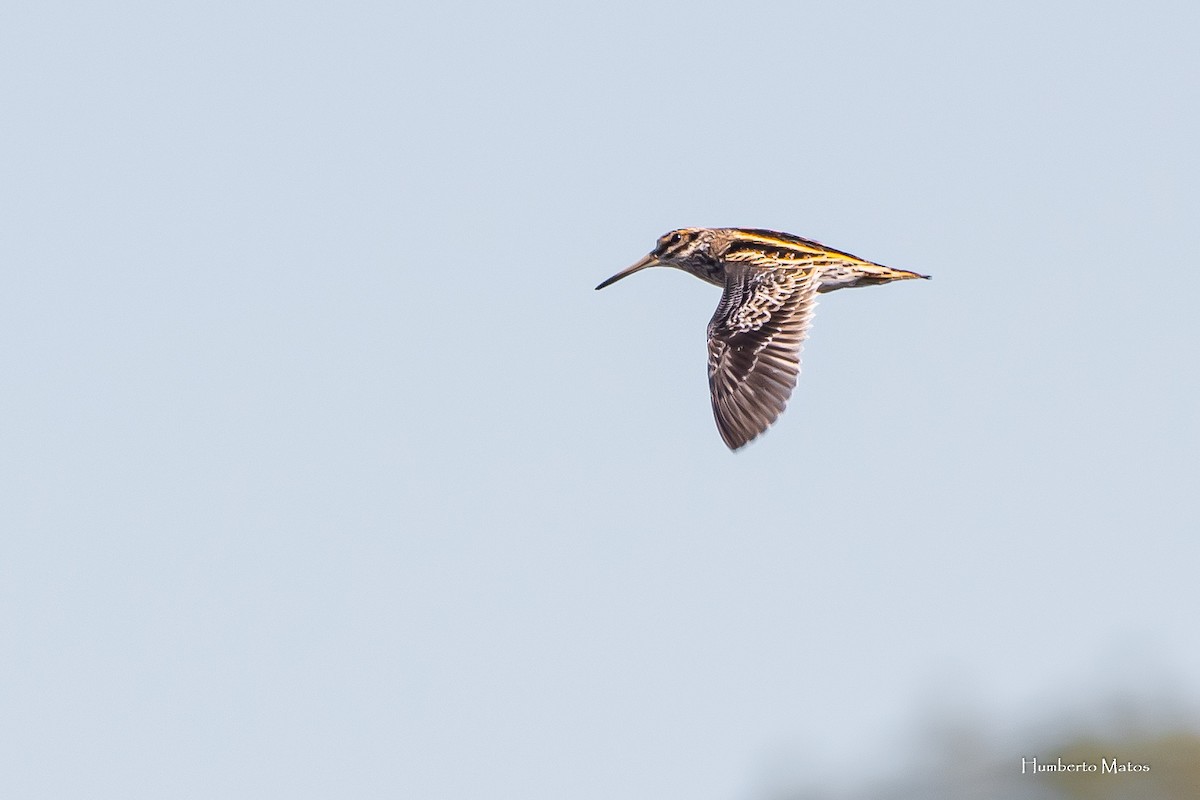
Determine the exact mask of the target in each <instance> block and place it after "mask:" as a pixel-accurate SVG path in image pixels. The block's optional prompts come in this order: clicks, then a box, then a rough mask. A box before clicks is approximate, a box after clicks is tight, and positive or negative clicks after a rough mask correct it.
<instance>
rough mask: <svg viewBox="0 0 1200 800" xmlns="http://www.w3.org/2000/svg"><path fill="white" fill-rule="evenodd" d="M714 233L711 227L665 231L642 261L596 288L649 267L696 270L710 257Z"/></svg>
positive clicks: (601, 287)
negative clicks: (709, 251) (695, 268)
mask: <svg viewBox="0 0 1200 800" xmlns="http://www.w3.org/2000/svg"><path fill="white" fill-rule="evenodd" d="M713 233H714V232H713V231H712V229H710V228H680V229H679V230H674V231H671V232H670V233H665V234H663V235H662V236H660V237H659V239H658V244H657V245H656V246H655V248H654V249H653V250H651V251H650V252H649V253H648V254H647V255H646V256H645V257H644V258H642V260H641V261H638V262H637V263H636V264H634V265H633V266H632V267H629V268H628V269H625V270H622V271H621V272H618V273H617V274H616V275H613V276H612V277H611V278H609V279H608V280H606V281H604V282H603V283H601V284H600V285H599V286H597V287H596V288H597V289H603V288H604V287H605V286H608V285H609V284H612V283H616V282H617V281H619V280H621V278H624V277H627V276H629V275H632V274H633V273H635V272H640V271H641V270H644V269H646V268H647V267H677V268H679V269H684V270H688V271H689V272H690V271H695V270H694V269H693V268H694V267H697V266H699V262H701V261H704V260H706V259H707V258H708V250H709V245H710V244H711V242H712V237H713Z"/></svg>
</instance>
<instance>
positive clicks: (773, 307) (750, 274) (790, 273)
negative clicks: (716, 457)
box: [708, 263, 820, 450]
mask: <svg viewBox="0 0 1200 800" xmlns="http://www.w3.org/2000/svg"><path fill="white" fill-rule="evenodd" d="M819 283H820V281H819V280H818V276H817V270H815V269H809V270H797V269H794V268H792V269H762V268H761V267H759V268H756V267H752V266H750V265H747V264H738V263H731V264H728V265H727V268H726V271H725V293H724V294H723V295H721V302H720V304H719V305H718V306H717V310H716V313H715V314H713V318H712V320H711V321H710V322H709V323H708V384H709V389H710V390H711V392H712V406H713V416H714V417H716V420H717V429H718V430H719V431H720V432H721V438H722V439H724V440H725V444H726V445H728V446H729V449H731V450H737V449H738V448H740V447H742V446H744V445H745V444H747V443H748V442H749V441H750V440H752V439H754V438H755V437H756V436H758V435H759V434H760V433H762V432H763V431H765V430H766V429H767V428H768V427H770V425H771V423H773V422H774V421H775V420H776V419H778V418H779V415H780V414H781V413H783V409H784V408H785V407H786V406H787V401H788V397H790V396H791V394H792V389H793V388H794V387H795V386H796V378H797V377H798V376H799V374H800V349H801V346H802V345H803V343H804V337H805V336H806V335H807V334H808V328H809V325H810V324H811V323H812V315H813V308H814V307H815V306H816V294H817V288H818V286H819Z"/></svg>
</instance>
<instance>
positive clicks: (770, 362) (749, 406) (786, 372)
mask: <svg viewBox="0 0 1200 800" xmlns="http://www.w3.org/2000/svg"><path fill="white" fill-rule="evenodd" d="M647 267H675V268H676V269H681V270H683V271H684V272H690V273H691V274H692V275H695V276H696V277H697V278H700V279H701V280H703V281H708V282H709V283H713V284H716V285H717V286H720V287H722V288H723V289H724V290H725V291H724V293H723V294H722V295H721V302H720V303H718V304H717V311H716V313H715V314H713V317H712V320H710V321H709V323H708V386H709V390H710V392H711V394H712V408H713V416H714V417H716V420H717V430H718V431H720V432H721V438H722V439H724V440H725V444H726V445H728V447H729V449H730V450H737V449H738V448H740V447H743V446H745V445H746V444H747V443H748V442H750V441H751V440H752V439H754V438H755V437H757V436H758V435H759V434H761V433H762V432H763V431H765V430H766V429H767V428H768V427H770V425H771V424H772V423H773V422H775V420H776V419H778V418H779V415H780V414H781V413H783V409H784V408H785V407H786V405H787V401H788V397H790V396H791V394H792V389H793V388H795V386H796V378H797V377H798V376H799V374H800V350H801V347H802V345H803V343H804V338H805V336H806V335H807V334H808V328H809V325H810V324H811V323H812V315H813V307H814V306H815V305H816V296H817V294H818V293H821V292H832V291H833V290H835V289H846V288H849V287H851V286H873V285H875V284H878V283H891V282H892V281H903V280H909V279H912V278H926V279H927V278H929V276H928V275H920V274H918V273H916V272H909V271H907V270H902V269H892V268H891V267H885V266H883V265H882V264H876V263H874V262H871V261H865V260H863V259H861V258H859V257H858V256H852V255H850V254H849V253H843V252H842V251H840V250H834V249H833V248H831V247H826V246H825V245H823V244H820V243H818V242H814V241H812V240H811V239H805V238H802V237H800V236H793V235H792V234H790V233H778V232H776V231H768V230H762V229H758V228H680V229H679V230H675V231H671V232H670V233H668V234H666V235H664V236H663V237H661V238H660V239H659V240H658V245H657V246H656V247H655V248H654V250H652V251H651V252H650V253H649V254H648V255H647V256H646V257H645V258H643V259H642V260H641V261H638V262H637V263H636V264H634V265H633V266H631V267H629V268H628V269H626V270H623V271H622V272H618V273H617V274H616V275H613V276H612V277H611V278H609V279H608V280H606V281H604V282H603V283H601V284H600V285H599V286H597V287H596V288H597V289H603V288H604V287H605V286H608V285H609V284H611V283H616V282H617V281H619V280H621V278H624V277H626V276H629V275H632V274H633V273H635V272H639V271H641V270H643V269H646V268H647Z"/></svg>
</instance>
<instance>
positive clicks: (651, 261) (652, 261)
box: [596, 255, 658, 289]
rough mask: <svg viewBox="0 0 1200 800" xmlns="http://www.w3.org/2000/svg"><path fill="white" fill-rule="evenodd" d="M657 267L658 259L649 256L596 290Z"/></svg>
mask: <svg viewBox="0 0 1200 800" xmlns="http://www.w3.org/2000/svg"><path fill="white" fill-rule="evenodd" d="M656 266H658V259H657V258H655V257H654V256H653V255H648V256H646V257H645V258H643V259H642V260H641V261H639V262H637V263H636V264H634V265H633V266H632V267H630V268H629V269H626V270H622V271H621V272H618V273H617V274H616V275H613V276H612V277H611V278H609V279H608V280H606V281H604V282H603V283H601V284H600V285H599V286H597V287H596V288H597V289H603V288H604V287H605V286H608V285H609V284H610V283H616V282H617V281H619V280H621V278H627V277H629V276H630V275H632V274H633V273H635V272H641V271H642V270H644V269H645V268H646V267H656Z"/></svg>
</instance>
